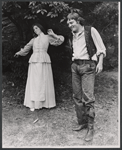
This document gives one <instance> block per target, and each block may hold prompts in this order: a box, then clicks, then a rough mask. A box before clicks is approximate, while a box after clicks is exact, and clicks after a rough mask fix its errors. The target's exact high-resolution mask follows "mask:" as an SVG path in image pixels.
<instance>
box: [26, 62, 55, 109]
mask: <svg viewBox="0 0 122 150" xmlns="http://www.w3.org/2000/svg"><path fill="white" fill-rule="evenodd" d="M24 105H25V106H26V107H29V108H35V109H39V108H42V107H45V108H51V107H55V106H56V101H55V91H54V83H53V75H52V68H51V63H30V64H29V68H28V77H27V83H26V89H25V98H24Z"/></svg>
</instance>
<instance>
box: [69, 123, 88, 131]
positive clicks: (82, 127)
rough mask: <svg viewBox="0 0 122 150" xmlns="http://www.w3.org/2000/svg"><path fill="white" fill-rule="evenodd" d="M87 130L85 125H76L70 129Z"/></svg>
mask: <svg viewBox="0 0 122 150" xmlns="http://www.w3.org/2000/svg"><path fill="white" fill-rule="evenodd" d="M85 128H87V124H81V125H77V126H75V127H73V128H72V130H73V131H80V130H82V129H85Z"/></svg>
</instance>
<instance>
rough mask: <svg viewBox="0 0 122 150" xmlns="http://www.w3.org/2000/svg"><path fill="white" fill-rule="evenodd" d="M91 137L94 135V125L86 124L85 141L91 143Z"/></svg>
mask: <svg viewBox="0 0 122 150" xmlns="http://www.w3.org/2000/svg"><path fill="white" fill-rule="evenodd" d="M93 135H94V125H93V124H88V131H87V134H86V137H85V141H87V142H88V141H91V140H93Z"/></svg>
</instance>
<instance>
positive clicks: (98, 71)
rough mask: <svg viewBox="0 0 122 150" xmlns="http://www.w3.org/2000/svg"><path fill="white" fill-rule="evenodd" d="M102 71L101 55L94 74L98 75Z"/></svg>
mask: <svg viewBox="0 0 122 150" xmlns="http://www.w3.org/2000/svg"><path fill="white" fill-rule="evenodd" d="M102 70H103V53H101V54H100V55H99V62H98V64H97V66H96V74H98V73H100V72H101V71H102Z"/></svg>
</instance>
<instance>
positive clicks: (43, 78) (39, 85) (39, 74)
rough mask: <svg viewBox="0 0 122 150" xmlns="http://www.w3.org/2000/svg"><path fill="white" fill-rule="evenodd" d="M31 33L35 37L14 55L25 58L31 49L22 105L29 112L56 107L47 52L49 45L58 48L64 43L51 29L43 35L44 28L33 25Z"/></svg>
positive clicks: (62, 38) (61, 37)
mask: <svg viewBox="0 0 122 150" xmlns="http://www.w3.org/2000/svg"><path fill="white" fill-rule="evenodd" d="M33 31H34V33H35V34H36V35H37V37H35V38H33V39H31V40H30V42H29V43H28V44H26V45H25V47H24V48H22V49H21V50H20V51H18V52H17V53H16V54H15V57H18V56H19V55H20V56H25V55H27V54H28V53H29V51H30V49H31V48H33V53H32V55H31V57H30V59H29V68H28V77H27V83H26V89H25V98H24V105H25V106H26V107H29V108H30V110H31V111H34V110H35V109H40V108H42V107H45V108H51V107H55V106H56V101H55V91H54V83H53V75H52V68H51V60H50V57H49V55H48V53H47V50H48V46H49V44H51V45H54V46H58V45H61V44H62V43H63V41H64V37H63V36H61V35H56V34H55V33H54V32H53V30H52V29H49V30H48V32H47V33H48V34H44V33H45V32H44V28H43V27H42V26H41V25H40V24H34V25H33Z"/></svg>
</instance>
